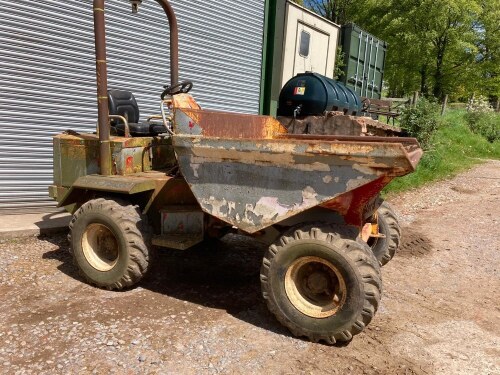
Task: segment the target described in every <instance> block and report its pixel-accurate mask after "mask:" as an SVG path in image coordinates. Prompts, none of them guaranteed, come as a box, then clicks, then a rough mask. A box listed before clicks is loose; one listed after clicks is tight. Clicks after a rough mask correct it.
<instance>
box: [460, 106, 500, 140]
mask: <svg viewBox="0 0 500 375" xmlns="http://www.w3.org/2000/svg"><path fill="white" fill-rule="evenodd" d="M465 119H466V120H467V124H468V125H469V128H470V130H471V131H472V132H473V133H476V134H480V135H482V136H483V137H485V138H486V139H487V140H488V141H489V142H494V141H498V140H500V114H497V113H494V111H493V108H491V107H490V105H489V103H488V100H487V99H486V98H484V97H482V96H479V97H476V98H473V99H471V100H470V101H469V104H468V105H467V113H466V115H465Z"/></svg>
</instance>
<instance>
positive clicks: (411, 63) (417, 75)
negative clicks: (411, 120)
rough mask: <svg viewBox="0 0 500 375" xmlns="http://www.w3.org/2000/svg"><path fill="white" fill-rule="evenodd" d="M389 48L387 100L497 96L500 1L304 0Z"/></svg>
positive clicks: (326, 14)
mask: <svg viewBox="0 0 500 375" xmlns="http://www.w3.org/2000/svg"><path fill="white" fill-rule="evenodd" d="M303 4H304V5H305V6H307V7H309V8H310V9H312V10H313V11H316V12H317V13H319V14H320V15H322V16H323V17H326V18H328V19H330V20H332V21H334V22H337V23H340V24H345V23H347V22H355V23H357V24H358V25H359V26H361V27H362V28H364V29H366V30H367V31H369V32H371V33H372V34H374V35H376V36H377V37H379V38H381V39H383V40H385V41H387V42H388V43H389V49H388V56H387V64H386V70H385V81H386V84H387V85H388V87H389V96H394V97H396V96H408V95H410V94H411V93H412V92H413V91H420V92H421V93H422V94H423V96H434V97H436V98H437V99H442V98H443V97H444V95H445V94H448V95H449V96H450V100H457V99H463V100H464V101H466V100H467V98H469V97H471V96H472V94H474V93H476V94H482V95H485V96H488V97H490V98H491V99H493V100H498V98H499V97H500V0H419V1H414V0H388V1H384V2H381V1H376V0H358V1H353V0H304V1H303Z"/></svg>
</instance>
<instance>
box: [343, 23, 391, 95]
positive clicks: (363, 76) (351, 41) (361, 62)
mask: <svg viewBox="0 0 500 375" xmlns="http://www.w3.org/2000/svg"><path fill="white" fill-rule="evenodd" d="M341 43H342V50H343V51H344V55H345V57H344V64H345V66H344V75H343V76H342V78H341V79H340V80H341V81H342V82H344V83H345V84H346V85H347V86H348V87H350V88H352V89H353V90H354V91H356V93H357V94H358V95H359V96H362V97H367V98H375V99H380V97H381V96H382V81H383V79H384V67H385V56H386V53H387V43H386V42H384V41H383V40H380V39H378V38H376V37H374V36H373V35H371V34H369V33H367V32H366V31H364V30H363V29H361V28H360V27H359V26H357V25H355V24H352V23H351V24H348V25H345V26H342V39H341Z"/></svg>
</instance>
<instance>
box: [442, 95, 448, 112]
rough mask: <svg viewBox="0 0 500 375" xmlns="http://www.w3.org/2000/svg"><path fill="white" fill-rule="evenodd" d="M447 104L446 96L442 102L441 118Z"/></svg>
mask: <svg viewBox="0 0 500 375" xmlns="http://www.w3.org/2000/svg"><path fill="white" fill-rule="evenodd" d="M447 104H448V94H446V95H445V97H444V100H443V106H442V107H441V116H443V115H444V111H446V105H447Z"/></svg>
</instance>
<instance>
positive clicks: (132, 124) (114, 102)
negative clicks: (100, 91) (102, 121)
mask: <svg viewBox="0 0 500 375" xmlns="http://www.w3.org/2000/svg"><path fill="white" fill-rule="evenodd" d="M108 103H109V114H110V115H119V116H123V117H125V118H126V119H127V120H128V126H129V128H130V135H132V136H134V137H147V136H155V135H158V134H161V133H166V132H167V129H166V127H165V126H164V125H163V124H158V123H156V124H155V123H149V122H139V115H140V112H139V106H138V105H137V100H135V97H134V94H132V92H131V91H127V90H108ZM111 126H112V127H113V128H114V129H115V130H116V133H117V134H118V135H124V134H125V124H124V123H123V121H122V120H119V119H111Z"/></svg>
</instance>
